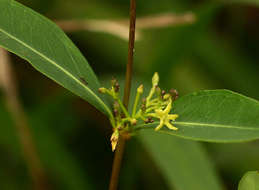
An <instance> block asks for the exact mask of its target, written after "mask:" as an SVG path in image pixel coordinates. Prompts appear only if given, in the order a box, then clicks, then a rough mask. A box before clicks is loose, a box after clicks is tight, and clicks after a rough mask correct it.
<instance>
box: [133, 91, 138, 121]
mask: <svg viewBox="0 0 259 190" xmlns="http://www.w3.org/2000/svg"><path fill="white" fill-rule="evenodd" d="M139 97H140V93H139V92H137V95H136V99H135V102H134V106H133V111H132V118H134V117H135V115H136V110H137V106H138V102H139Z"/></svg>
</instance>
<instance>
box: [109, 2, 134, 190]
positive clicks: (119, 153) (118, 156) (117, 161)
mask: <svg viewBox="0 0 259 190" xmlns="http://www.w3.org/2000/svg"><path fill="white" fill-rule="evenodd" d="M135 30H136V0H131V1H130V27H129V47H128V63H127V69H126V79H125V88H124V97H123V104H124V105H125V107H126V108H128V104H129V97H130V89H131V79H132V67H133V54H134V44H135ZM125 143H126V138H125V137H124V135H123V134H121V135H120V138H119V142H118V147H117V149H116V151H115V157H114V160H113V166H112V175H111V180H110V186H109V190H116V189H117V186H118V182H119V173H120V168H121V162H122V158H123V153H124V149H125Z"/></svg>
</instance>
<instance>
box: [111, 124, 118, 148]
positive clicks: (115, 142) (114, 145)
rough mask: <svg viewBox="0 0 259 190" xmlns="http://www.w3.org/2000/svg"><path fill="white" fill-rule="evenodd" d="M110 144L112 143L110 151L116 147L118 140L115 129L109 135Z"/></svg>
mask: <svg viewBox="0 0 259 190" xmlns="http://www.w3.org/2000/svg"><path fill="white" fill-rule="evenodd" d="M110 140H111V145H112V151H114V150H115V149H116V146H117V143H118V140H119V131H118V130H117V129H116V130H115V131H114V132H113V133H112V136H111V139H110Z"/></svg>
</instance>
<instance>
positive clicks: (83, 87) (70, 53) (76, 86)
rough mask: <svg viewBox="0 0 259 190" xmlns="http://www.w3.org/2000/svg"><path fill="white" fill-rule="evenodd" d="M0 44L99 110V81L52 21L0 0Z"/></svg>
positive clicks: (102, 108)
mask: <svg viewBox="0 0 259 190" xmlns="http://www.w3.org/2000/svg"><path fill="white" fill-rule="evenodd" d="M0 18H1V20H0V46H2V47H4V48H6V49H7V50H8V51H10V52H13V53H14V54H16V55H18V56H20V57H22V58H23V59H25V60H27V61H28V62H29V63H31V64H32V66H33V67H35V68H36V69H37V70H38V71H40V72H41V73H43V74H45V75H46V76H48V77H49V78H51V79H52V80H54V81H56V82H57V83H59V84H60V85H62V86H63V87H65V88H67V89H68V90H70V91H72V92H73V93H75V94H77V95H79V96H80V97H82V98H83V99H85V100H86V101H88V102H89V103H91V104H92V105H94V106H95V107H96V108H97V109H99V110H100V111H102V112H103V113H105V114H107V115H109V114H111V112H110V109H109V108H108V107H107V105H106V104H105V103H104V102H103V100H102V99H101V98H100V95H99V94H97V93H98V92H97V91H98V88H99V87H100V85H99V82H98V80H97V78H96V76H95V74H94V72H93V71H92V69H91V67H90V66H89V65H88V63H87V61H86V60H85V58H84V57H83V56H82V54H81V53H80V51H79V50H78V49H77V48H76V46H75V45H74V44H73V42H72V41H71V40H70V39H69V38H68V37H67V36H66V35H65V33H64V32H63V31H62V30H61V29H60V28H58V27H57V26H56V25H55V24H54V23H53V22H51V21H50V20H48V19H47V18H45V17H43V16H41V15H39V14H38V13H36V12H34V11H33V10H31V9H29V8H27V7H25V6H23V5H21V4H19V3H17V2H16V1H13V0H1V1H0Z"/></svg>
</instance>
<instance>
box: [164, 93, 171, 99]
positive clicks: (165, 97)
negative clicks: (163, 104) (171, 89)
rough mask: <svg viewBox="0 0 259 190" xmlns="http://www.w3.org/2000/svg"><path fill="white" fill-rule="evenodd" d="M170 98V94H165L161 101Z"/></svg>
mask: <svg viewBox="0 0 259 190" xmlns="http://www.w3.org/2000/svg"><path fill="white" fill-rule="evenodd" d="M170 97H171V95H170V94H165V95H164V96H163V99H164V100H167V99H168V98H170Z"/></svg>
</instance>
